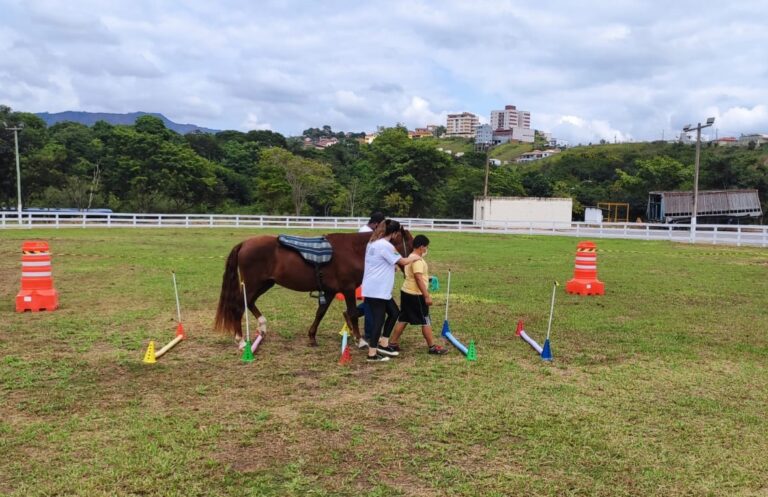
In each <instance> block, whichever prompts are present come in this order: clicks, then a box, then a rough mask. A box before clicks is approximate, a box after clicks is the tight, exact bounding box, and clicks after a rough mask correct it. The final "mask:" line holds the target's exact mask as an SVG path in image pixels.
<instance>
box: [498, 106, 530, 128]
mask: <svg viewBox="0 0 768 497" xmlns="http://www.w3.org/2000/svg"><path fill="white" fill-rule="evenodd" d="M491 127H492V128H493V129H494V130H497V129H504V130H506V129H512V128H525V129H530V128H531V113H530V112H528V111H527V110H517V107H515V106H514V105H506V106H504V110H494V111H491Z"/></svg>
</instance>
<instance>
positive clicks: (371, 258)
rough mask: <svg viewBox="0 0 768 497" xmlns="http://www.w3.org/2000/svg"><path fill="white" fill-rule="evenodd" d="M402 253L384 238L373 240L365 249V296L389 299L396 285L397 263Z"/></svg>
mask: <svg viewBox="0 0 768 497" xmlns="http://www.w3.org/2000/svg"><path fill="white" fill-rule="evenodd" d="M399 260H400V254H398V253H397V251H396V250H395V247H393V246H392V244H391V243H389V241H387V240H385V239H384V238H379V239H378V240H376V241H375V242H371V243H369V244H368V246H367V247H366V249H365V272H364V273H363V297H372V298H375V299H384V300H389V299H391V298H392V287H393V286H395V264H397V261H399Z"/></svg>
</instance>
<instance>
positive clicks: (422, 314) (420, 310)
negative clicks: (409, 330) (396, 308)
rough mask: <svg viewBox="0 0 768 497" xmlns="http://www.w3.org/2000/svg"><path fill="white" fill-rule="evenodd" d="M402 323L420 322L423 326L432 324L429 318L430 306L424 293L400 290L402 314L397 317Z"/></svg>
mask: <svg viewBox="0 0 768 497" xmlns="http://www.w3.org/2000/svg"><path fill="white" fill-rule="evenodd" d="M397 321H398V322H400V323H408V324H418V325H421V326H424V325H431V324H432V320H431V319H430V318H429V306H428V305H427V302H426V300H424V295H413V294H410V293H405V292H403V291H401V292H400V316H399V317H398V318H397Z"/></svg>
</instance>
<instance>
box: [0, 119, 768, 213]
mask: <svg viewBox="0 0 768 497" xmlns="http://www.w3.org/2000/svg"><path fill="white" fill-rule="evenodd" d="M3 122H5V123H6V124H7V125H8V126H14V125H19V124H21V125H23V129H22V131H21V132H20V133H19V147H20V156H21V181H22V202H23V204H24V206H25V207H56V208H64V207H66V208H77V209H88V208H91V209H93V208H110V209H112V210H114V211H116V212H168V213H171V212H178V213H185V212H189V213H191V212H219V213H235V212H236V213H243V214H256V213H260V214H293V215H339V216H366V215H367V214H368V213H369V212H370V211H371V210H382V211H385V212H386V213H387V214H388V215H392V216H409V217H436V218H468V217H471V216H472V200H473V198H474V197H476V196H479V195H482V193H483V183H484V177H485V166H486V155H485V153H484V152H474V151H471V150H472V147H471V146H469V145H468V147H467V149H468V150H469V151H467V152H466V153H465V154H464V155H462V156H461V157H456V156H454V155H450V154H447V153H444V152H443V151H441V150H438V148H439V146H440V145H439V144H440V140H438V139H421V140H411V139H409V138H408V134H407V130H406V129H405V128H404V127H402V126H396V127H393V128H387V129H383V130H381V132H380V133H379V136H378V137H377V138H376V139H375V140H374V141H373V142H372V143H371V144H364V143H362V144H361V143H360V141H359V140H358V138H359V137H361V136H364V135H363V134H357V135H355V134H348V133H341V132H334V131H333V130H331V128H330V126H323V127H322V128H310V129H308V130H305V132H304V134H303V136H302V137H293V138H286V137H284V136H283V135H281V134H279V133H275V132H272V131H265V130H254V131H249V132H240V131H231V130H229V131H222V132H219V133H216V134H206V133H191V134H187V135H179V134H177V133H175V132H173V131H171V130H169V129H167V128H166V127H165V125H164V124H163V122H162V121H161V120H160V119H158V118H156V117H153V116H142V117H140V118H138V119H137V120H136V122H135V124H134V125H132V126H122V125H114V126H113V125H110V124H108V123H106V122H103V121H101V122H98V123H96V124H95V125H94V126H92V127H87V126H85V125H82V124H78V123H73V122H62V123H57V124H54V125H52V126H50V127H47V126H46V125H45V123H44V122H43V121H42V120H41V119H40V118H38V117H37V116H35V115H33V114H29V113H23V112H14V111H12V109H10V108H9V107H6V106H0V123H3ZM304 137H309V138H313V139H314V138H318V137H336V138H337V139H338V143H337V144H335V145H332V146H329V147H327V148H324V149H322V150H316V149H314V148H307V147H305V145H304ZM13 140H14V139H13V133H12V132H9V131H6V130H5V129H3V128H2V127H0V207H3V208H13V207H14V206H15V199H16V173H15V158H14V143H13ZM693 154H694V151H693V147H692V146H690V145H682V144H666V143H652V144H631V145H602V146H591V147H577V148H574V149H570V150H566V151H564V152H562V153H560V154H557V155H556V156H554V157H551V158H549V159H545V160H542V161H537V162H535V163H530V164H525V165H522V164H506V165H502V166H500V167H492V168H491V169H492V170H491V172H490V175H489V182H488V184H489V195H493V196H541V197H553V196H565V197H572V198H574V217H575V218H578V217H579V215H580V214H581V212H582V211H583V209H584V207H586V206H591V205H596V203H597V202H604V201H615V202H628V203H629V204H630V207H631V212H632V215H633V216H641V215H643V214H644V212H645V204H646V201H647V193H648V191H652V190H676V189H691V187H692V186H691V185H692V178H693ZM736 187H743V188H758V189H759V190H760V194H761V199H763V202H765V199H766V193H767V192H768V149H766V147H763V148H762V149H754V148H753V149H743V148H730V147H728V148H726V147H721V148H717V147H709V148H705V151H704V153H703V154H702V161H701V178H700V188H701V189H707V188H736ZM764 208H765V206H764ZM633 219H634V217H633Z"/></svg>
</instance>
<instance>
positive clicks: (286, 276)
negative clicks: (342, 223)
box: [215, 229, 413, 346]
mask: <svg viewBox="0 0 768 497" xmlns="http://www.w3.org/2000/svg"><path fill="white" fill-rule="evenodd" d="M370 237H371V233H332V234H329V235H326V239H327V240H328V242H329V243H330V244H331V247H333V258H332V259H331V261H330V262H329V263H327V264H325V265H323V266H322V267H321V269H322V282H323V291H324V292H325V294H326V303H325V304H319V303H318V307H317V313H316V314H315V321H314V322H313V323H312V326H310V327H309V331H308V332H307V334H308V335H309V344H310V345H312V346H316V345H317V339H316V338H315V336H316V335H317V327H318V325H319V324H320V321H322V319H323V317H324V316H325V312H326V311H327V310H328V307H329V306H330V305H331V302H332V301H333V296H334V295H335V294H336V293H341V294H343V295H344V300H345V301H346V304H347V311H346V312H347V314H348V316H349V317H350V324H351V325H352V334H353V335H354V336H355V338H356V339H357V340H359V339H360V329H359V326H358V320H357V317H358V316H357V305H356V302H355V288H357V287H358V286H360V284H361V283H362V282H363V269H364V267H365V247H366V245H367V244H368V240H369V239H370ZM391 242H392V244H393V245H394V246H395V248H396V249H397V251H398V252H399V253H400V255H402V256H403V257H407V256H408V254H410V252H411V250H412V248H413V236H412V235H411V233H410V232H409V231H408V230H406V229H401V230H400V231H399V232H396V233H395V234H394V235H393V236H392V239H391ZM238 273H239V275H240V277H242V279H243V281H244V282H245V288H246V300H247V302H248V309H249V310H250V311H251V313H252V314H253V315H254V316H256V318H257V320H258V323H259V330H260V331H261V332H264V331H266V324H267V320H266V318H264V316H263V315H262V314H261V311H259V309H258V307H256V299H258V298H259V297H260V296H261V295H263V294H264V293H265V292H266V291H267V290H269V289H270V288H272V287H273V286H274V285H275V283H277V284H278V285H280V286H283V287H285V288H288V289H290V290H295V291H297V292H312V291H316V290H318V288H317V276H316V275H315V269H314V267H313V266H312V265H310V264H309V263H307V262H305V261H304V260H303V259H302V257H301V255H299V254H298V253H297V252H296V251H295V250H293V249H290V248H288V247H284V246H283V245H281V244H280V243H279V242H278V241H277V237H276V236H270V235H264V236H257V237H254V238H249V239H248V240H246V241H244V242H242V243H239V244H237V245H235V247H234V248H233V249H232V251H231V252H230V253H229V257H228V258H227V262H226V266H225V269H224V278H223V281H222V283H221V294H220V295H219V306H218V309H217V310H216V320H215V327H216V329H217V330H219V331H224V332H227V331H232V332H233V333H234V335H235V340H236V341H241V340H242V337H243V330H242V326H241V320H242V317H243V313H244V312H245V306H244V304H243V294H242V292H241V291H240V288H241V286H240V282H239V278H238Z"/></svg>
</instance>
